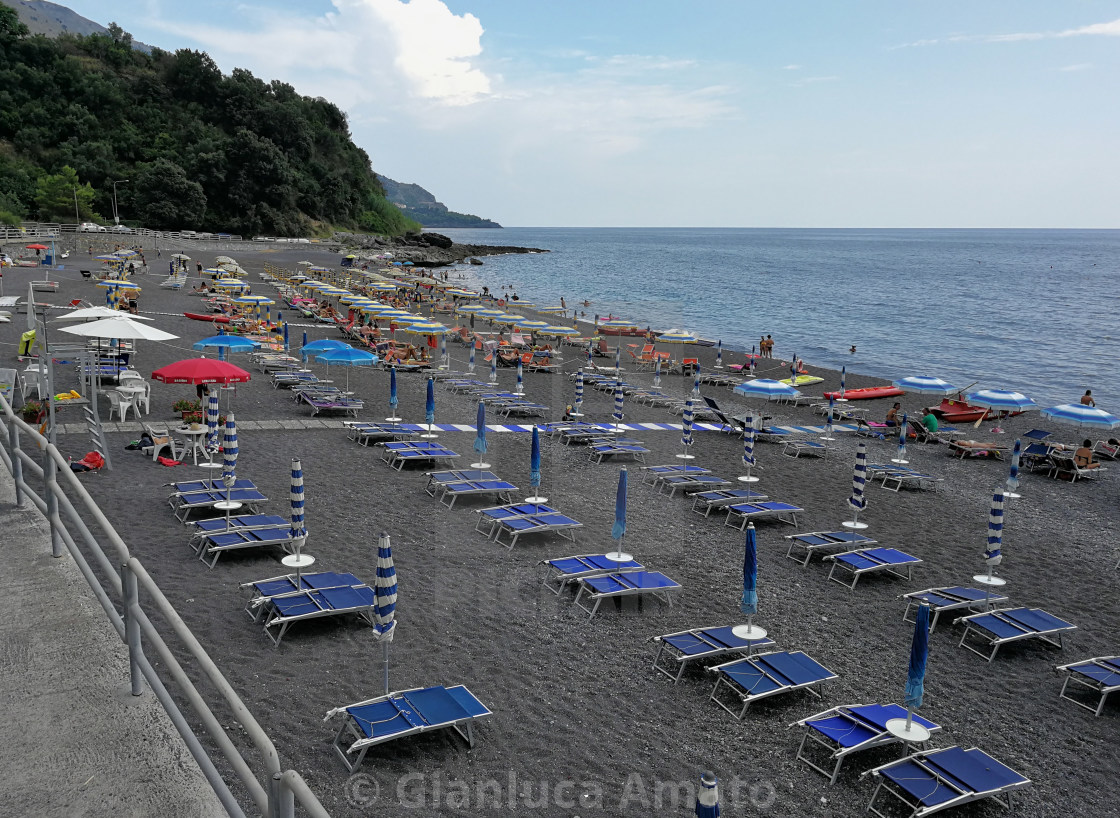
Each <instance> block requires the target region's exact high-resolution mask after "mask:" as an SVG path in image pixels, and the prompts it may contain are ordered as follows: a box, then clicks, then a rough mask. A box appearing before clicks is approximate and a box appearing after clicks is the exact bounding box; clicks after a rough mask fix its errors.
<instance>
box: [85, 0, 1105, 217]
mask: <svg viewBox="0 0 1120 818" xmlns="http://www.w3.org/2000/svg"><path fill="white" fill-rule="evenodd" d="M67 5H69V6H70V7H71V8H73V9H74V10H75V11H77V12H78V13H79V14H82V15H83V16H86V17H89V18H90V19H92V20H95V21H97V22H99V23H102V24H108V23H109V22H110V21H114V20H115V21H116V22H117V23H119V24H120V25H121V26H123V27H124V28H125V29H126V30H128V31H130V32H132V34H133V35H134V36H135V37H136V38H137V39H140V40H142V41H144V42H147V43H151V44H153V45H157V46H160V47H161V48H165V49H168V50H174V49H177V48H194V49H199V50H205V51H208V52H209V53H210V54H211V55H212V56H213V57H214V59H215V60H216V61H217V63H218V65H219V66H221V68H222V70H223V71H226V72H228V71H230V70H231V69H233V68H237V67H240V68H247V69H249V70H251V71H252V72H253V73H254V74H256V75H258V76H260V77H262V78H264V79H282V80H284V81H286V82H289V83H291V84H292V85H294V86H295V87H296V88H297V89H298V90H299V91H300V92H302V93H305V94H309V95H312V96H323V97H326V98H328V99H330V100H332V101H334V102H335V103H337V104H338V105H339V106H340V107H341V108H342V109H343V110H345V111H346V112H347V114H348V115H349V117H350V125H351V130H352V132H353V135H354V139H355V141H356V142H357V143H358V144H359V145H361V146H362V147H363V148H365V149H366V150H367V151H368V152H369V154H370V157H371V159H372V161H373V165H374V168H375V169H376V170H377V171H378V172H380V173H384V174H385V175H387V176H390V177H392V178H394V179H396V180H398V181H401V182H415V183H417V184H420V185H423V186H424V187H426V188H428V189H429V190H431V191H432V192H433V193H435V194H436V196H437V197H438V198H439V199H441V200H442V201H443V202H444V203H445V204H447V205H448V206H449V207H451V208H452V209H454V210H460V211H465V212H471V213H475V214H478V215H481V216H486V217H489V218H493V219H496V220H498V221H500V222H502V223H504V224H508V225H533V226H550V225H563V226H708V227H768V226H779V227H1109V228H1114V227H1120V195H1118V194H1117V184H1116V180H1117V179H1120V151H1118V150H1117V145H1120V138H1118V137H1120V127H1118V126H1120V105H1118V104H1117V102H1116V99H1117V92H1116V87H1117V80H1118V78H1120V0H1118V1H1116V2H1095V1H1094V0H1069V1H1068V2H1062V3H1054V2H1040V1H1039V0H1014V1H1012V0H1005V1H1004V2H984V3H977V2H974V1H973V2H955V0H948V1H947V2H941V3H925V4H917V3H897V2H849V3H836V2H800V3H764V2H747V1H746V0H706V2H702V3H694V2H687V1H686V0H672V1H670V0H609V1H608V2H603V0H563V1H562V2H557V1H555V0H554V1H552V2H550V1H548V0H411V2H405V0H333V1H330V0H298V1H297V0H279V2H268V3H264V2H261V3H257V4H249V3H245V4H229V3H227V2H218V0H194V2H191V3H182V2H173V1H172V0H141V1H140V2H136V3H134V4H128V5H127V6H124V7H122V4H121V3H120V2H119V0H71V2H69V3H68V4H67Z"/></svg>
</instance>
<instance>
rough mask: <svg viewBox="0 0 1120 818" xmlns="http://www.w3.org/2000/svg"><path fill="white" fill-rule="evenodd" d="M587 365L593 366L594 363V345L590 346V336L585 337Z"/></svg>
mask: <svg viewBox="0 0 1120 818" xmlns="http://www.w3.org/2000/svg"><path fill="white" fill-rule="evenodd" d="M587 365H588V366H594V365H595V360H594V347H593V346H592V342H591V339H590V338H588V339H587Z"/></svg>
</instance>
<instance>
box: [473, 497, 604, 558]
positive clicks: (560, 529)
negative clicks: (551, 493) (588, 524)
mask: <svg viewBox="0 0 1120 818" xmlns="http://www.w3.org/2000/svg"><path fill="white" fill-rule="evenodd" d="M549 513H556V514H559V513H560V512H547V511H546V512H541V514H549ZM538 516H540V514H523V515H521V519H532V518H534V517H538ZM562 516H564V517H567V516H568V515H566V514H564V515H562ZM569 519H571V518H570V517H569ZM507 522H508V518H507V519H505V520H495V521H494V528H493V533H492V535H491V537H492V539H493V540H494V542H496V543H498V545H505V543H503V542H502V532H503V531H509V534H510V538H509V545H506V549H507V550H509V551H512V550H513V547H514V546H515V545H517V538H518V537H520V536H521V535H523V534H547V533H550V532H552V533H555V534H559V535H560V536H561V537H563V538H564V539H565V540H570V541H571V542H573V543H574V542H575V541H576V532H575V531H574V529H576V528H583V523H581V522H579V521H578V520H572V524H569V523H563V524H559V525H557V524H550V523H544V524H542V525H541V526H539V527H538V528H533V529H530V530H528V531H514V530H513V529H512V528H507V527H505V524H506V523H507ZM476 530H477V529H476ZM606 573H611V572H609V571H608V572H606Z"/></svg>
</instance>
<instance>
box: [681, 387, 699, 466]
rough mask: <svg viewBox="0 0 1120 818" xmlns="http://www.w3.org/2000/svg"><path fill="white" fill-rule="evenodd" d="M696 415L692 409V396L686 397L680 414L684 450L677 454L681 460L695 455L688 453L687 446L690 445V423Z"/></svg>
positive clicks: (689, 458)
mask: <svg viewBox="0 0 1120 818" xmlns="http://www.w3.org/2000/svg"><path fill="white" fill-rule="evenodd" d="M695 418H696V415H695V413H694V412H693V411H692V398H688V399H687V400H685V402H684V413H683V414H682V415H681V445H682V446H684V451H683V452H681V453H680V454H678V455H677V457H679V458H681V459H682V460H692V459H693V458H694V457H695V455H691V454H689V453H688V447H689V446H691V445H692V423H693V421H694V420H695Z"/></svg>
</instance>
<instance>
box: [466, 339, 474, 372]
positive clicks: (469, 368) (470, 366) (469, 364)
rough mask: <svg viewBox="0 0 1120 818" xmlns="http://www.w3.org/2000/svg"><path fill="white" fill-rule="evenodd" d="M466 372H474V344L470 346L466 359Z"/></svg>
mask: <svg viewBox="0 0 1120 818" xmlns="http://www.w3.org/2000/svg"><path fill="white" fill-rule="evenodd" d="M467 372H474V344H473V343H472V344H471V353H470V357H468V358H467Z"/></svg>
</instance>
